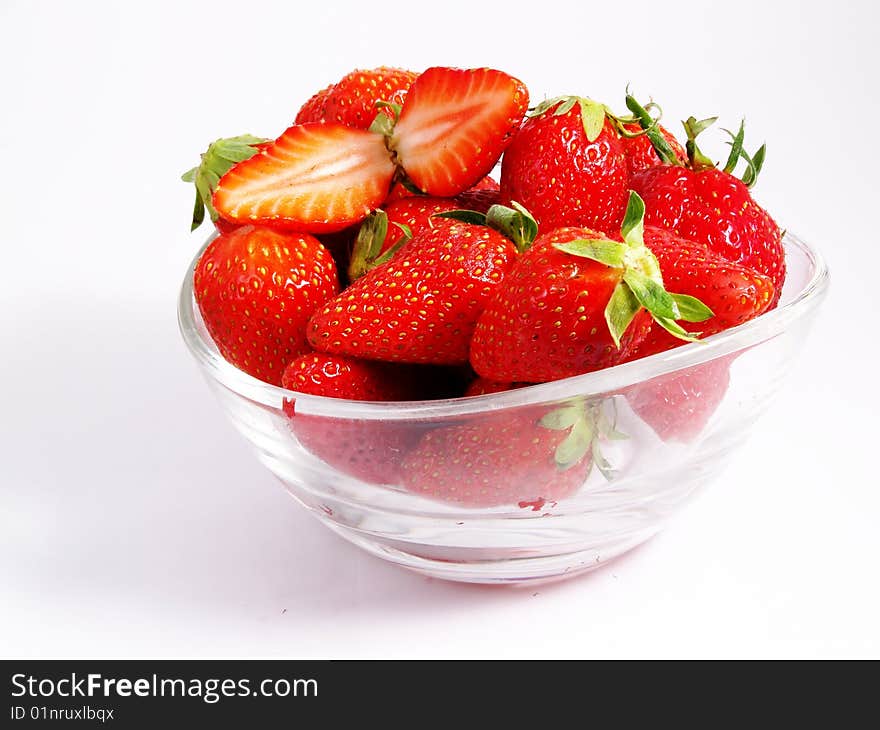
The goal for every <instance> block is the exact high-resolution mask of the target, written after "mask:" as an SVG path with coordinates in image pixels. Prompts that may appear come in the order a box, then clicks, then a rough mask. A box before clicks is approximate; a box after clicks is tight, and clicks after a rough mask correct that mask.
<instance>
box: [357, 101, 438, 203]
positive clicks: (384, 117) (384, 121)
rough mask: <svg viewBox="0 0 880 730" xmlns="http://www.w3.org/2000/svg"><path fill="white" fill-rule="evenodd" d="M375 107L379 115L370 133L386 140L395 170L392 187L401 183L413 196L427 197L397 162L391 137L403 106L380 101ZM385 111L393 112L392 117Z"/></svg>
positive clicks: (374, 120) (386, 146)
mask: <svg viewBox="0 0 880 730" xmlns="http://www.w3.org/2000/svg"><path fill="white" fill-rule="evenodd" d="M375 106H376V109H377V110H378V113H377V114H376V118H375V119H373V123H372V124H370V127H369V131H370V132H374V133H375V134H381V135H382V137H384V138H385V148H386V149H387V150H388V154H390V155H391V160H392V161H393V162H394V168H395V169H394V180H393V181H392V185H393V184H395V183H400V185H402V186H403V188H404V189H405V190H406V191H407V192H408V193H411V194H412V195H425V192H424V191H423V190H421V189H420V188H419V187H418V185H416V184H415V183H414V182H413V181H412V180H410V179H409V176H408V175H407V174H406V170H404V169H403V167H401V166H400V163H399V162H398V160H397V152H396V151H395V150H394V147H393V146H392V144H391V136H392V135H393V134H394V125H395V124H397V120H398V119H400V112H401V111H402V110H403V105H401V104H395V103H393V102H390V101H381V100H380V101H377V102H376V104H375ZM385 109H388V110H390V111H391V116H388V114H385V113H384V110H385Z"/></svg>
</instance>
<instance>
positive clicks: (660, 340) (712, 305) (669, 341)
mask: <svg viewBox="0 0 880 730" xmlns="http://www.w3.org/2000/svg"><path fill="white" fill-rule="evenodd" d="M645 245H646V246H647V247H648V248H649V249H651V251H652V252H653V253H654V255H655V256H656V257H657V261H658V262H659V264H660V272H661V273H662V275H663V283H664V284H665V285H666V286H668V287H669V288H670V289H672V290H674V291H677V292H681V293H682V294H688V295H690V296H693V297H697V298H699V299H700V301H702V302H703V303H704V304H705V305H706V306H707V307H709V309H711V310H712V312H713V313H714V314H713V316H712V317H710V318H709V319H707V320H706V321H705V322H702V323H701V324H700V331H701V335H702V337H708V336H709V335H713V334H715V333H717V332H721V331H722V330H726V329H728V328H730V327H736V326H737V325H740V324H743V323H744V322H747V321H748V320H750V319H753V318H755V317H757V316H758V315H759V314H762V313H763V312H765V311H766V310H767V309H768V308H769V307H770V304H771V302H772V301H773V300H774V298H775V296H776V293H775V288H774V286H773V283H772V282H771V281H770V279H769V278H767V277H766V276H764V275H763V274H759V273H758V272H757V271H753V270H752V269H749V268H748V267H746V266H743V265H742V264H736V263H731V262H730V261H727V260H726V259H724V258H722V257H721V256H719V255H718V254H716V253H713V252H712V251H711V250H710V249H709V247H708V246H706V245H705V244H699V243H694V242H693V241H686V240H685V239H683V238H680V237H679V236H676V235H675V234H674V233H672V232H671V231H666V230H663V229H662V228H655V227H653V226H645ZM682 327H683V328H684V329H686V330H689V331H692V330H693V329H694V328H693V326H690V325H687V324H683V325H682ZM680 344H681V340H679V339H677V338H675V337H673V336H672V335H671V334H669V333H668V332H667V331H666V330H664V329H663V328H662V327H653V328H652V329H651V332H650V333H649V334H648V336H647V338H645V340H644V341H643V342H642V343H641V344H640V345H639V346H638V347H637V348H636V350H635V352H634V353H633V357H644V356H646V355H652V354H654V353H655V352H662V351H664V350H668V349H670V348H672V347H676V346H678V345H680Z"/></svg>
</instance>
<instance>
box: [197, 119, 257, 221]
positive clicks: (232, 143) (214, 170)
mask: <svg viewBox="0 0 880 730" xmlns="http://www.w3.org/2000/svg"><path fill="white" fill-rule="evenodd" d="M268 141H269V140H268V139H266V138H264V137H254V136H253V135H250V134H243V135H240V136H238V137H228V138H225V139H218V140H215V141H214V142H212V143H211V144H210V145H208V149H207V150H205V152H203V153H202V155H201V162H200V163H199V164H198V166H196V167H193V168H192V169H190V170H187V171H186V172H185V173H183V175H181V177H180V179H181V180H183V181H184V182H188V183H193V184H194V185H195V188H196V203H195V205H194V206H193V217H192V224H191V226H190V230H191V231H194V230H195V229H196V228H198V227H199V226H200V225H201V224H202V223H203V222H204V220H205V210H207V211H208V214H209V215H210V216H211V220H212V221H216V220H217V218H218V217H219V216H218V214H217V211H216V210H214V205H213V202H212V197H213V195H214V190H215V189H216V187H217V183H218V182H219V181H220V178H221V177H223V176H224V175H225V174H226V173H227V172H229V170H230V169H231V168H232V167H233V165H236V164H237V163H239V162H243V161H244V160H248V159H250V158H251V157H253V156H254V155H255V154H257V152H258V151H259V149H258V147H257V145H260V144H262V143H263V142H268Z"/></svg>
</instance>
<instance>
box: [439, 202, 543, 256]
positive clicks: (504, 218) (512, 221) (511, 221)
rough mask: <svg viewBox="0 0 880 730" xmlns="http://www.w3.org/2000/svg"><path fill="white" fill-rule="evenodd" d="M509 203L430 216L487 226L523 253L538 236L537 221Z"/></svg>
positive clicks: (516, 205)
mask: <svg viewBox="0 0 880 730" xmlns="http://www.w3.org/2000/svg"><path fill="white" fill-rule="evenodd" d="M510 205H511V206H512V207H507V206H506V205H498V204H495V205H493V206H491V207H490V208H489V210H488V211H486V212H485V213H480V212H479V211H476V210H450V211H448V212H445V213H435V214H434V215H433V216H432V218H451V219H452V220H457V221H461V222H462V223H470V224H471V225H475V226H489V228H493V229H495V230H496V231H498V232H499V233H500V234H501V235H502V236H506V237H507V238H509V239H510V240H511V241H513V245H514V246H516V250H517V251H519V252H520V253H523V252H524V251H527V250H528V249H529V247H530V246H531V245H532V243H533V242H534V240H535V238H537V237H538V222H537V221H536V220H535V218H534V216H533V215H532V214H531V213H529V211H528V210H526V209H525V207H523V206H522V205H520V204H519V203H517V202H516V201H515V200H514V201H511V203H510Z"/></svg>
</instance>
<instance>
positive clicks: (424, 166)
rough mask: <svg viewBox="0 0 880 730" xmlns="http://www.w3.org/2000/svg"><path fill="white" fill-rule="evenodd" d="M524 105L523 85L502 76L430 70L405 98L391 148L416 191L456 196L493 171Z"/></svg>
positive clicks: (526, 97) (480, 70)
mask: <svg viewBox="0 0 880 730" xmlns="http://www.w3.org/2000/svg"><path fill="white" fill-rule="evenodd" d="M528 103H529V93H528V91H527V90H526V87H525V86H524V85H523V84H522V82H521V81H519V80H517V79H515V78H513V77H512V76H508V75H507V74H506V73H503V72H502V71H495V70H494V69H489V68H477V69H466V70H465V69H457V68H440V67H435V68H429V69H428V70H427V71H425V72H424V73H423V74H422V75H421V76H419V77H418V78H417V79H416V80H415V83H414V84H413V85H412V87H411V88H410V90H409V93H408V94H407V97H406V101H405V102H404V104H403V109H402V111H401V113H400V119H398V121H397V124H396V125H395V126H394V130H393V132H392V134H391V138H390V147H391V149H392V151H393V152H394V153H395V154H396V157H397V163H398V164H399V165H400V166H401V167H403V169H404V170H405V171H406V174H407V176H408V177H409V179H410V180H411V181H412V182H413V183H414V184H415V185H416V186H417V187H418V188H419V189H420V190H423V191H424V192H426V193H428V194H429V195H437V196H444V197H449V196H453V195H457V194H458V193H460V192H462V191H463V190H467V189H468V188H469V187H471V186H472V185H473V184H475V183H476V182H477V181H478V180H480V178H482V177H483V176H485V175H486V174H487V173H488V172H489V171H490V170H491V169H492V168H493V167H494V166H495V163H496V162H497V161H498V159H499V158H500V157H501V153H502V152H504V150H505V149H506V148H507V146H508V145H509V144H510V142H511V140H512V139H513V135H514V134H515V132H516V130H517V129H518V128H519V125H520V122H521V121H522V118H523V115H524V114H525V112H526V108H527V107H528Z"/></svg>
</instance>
